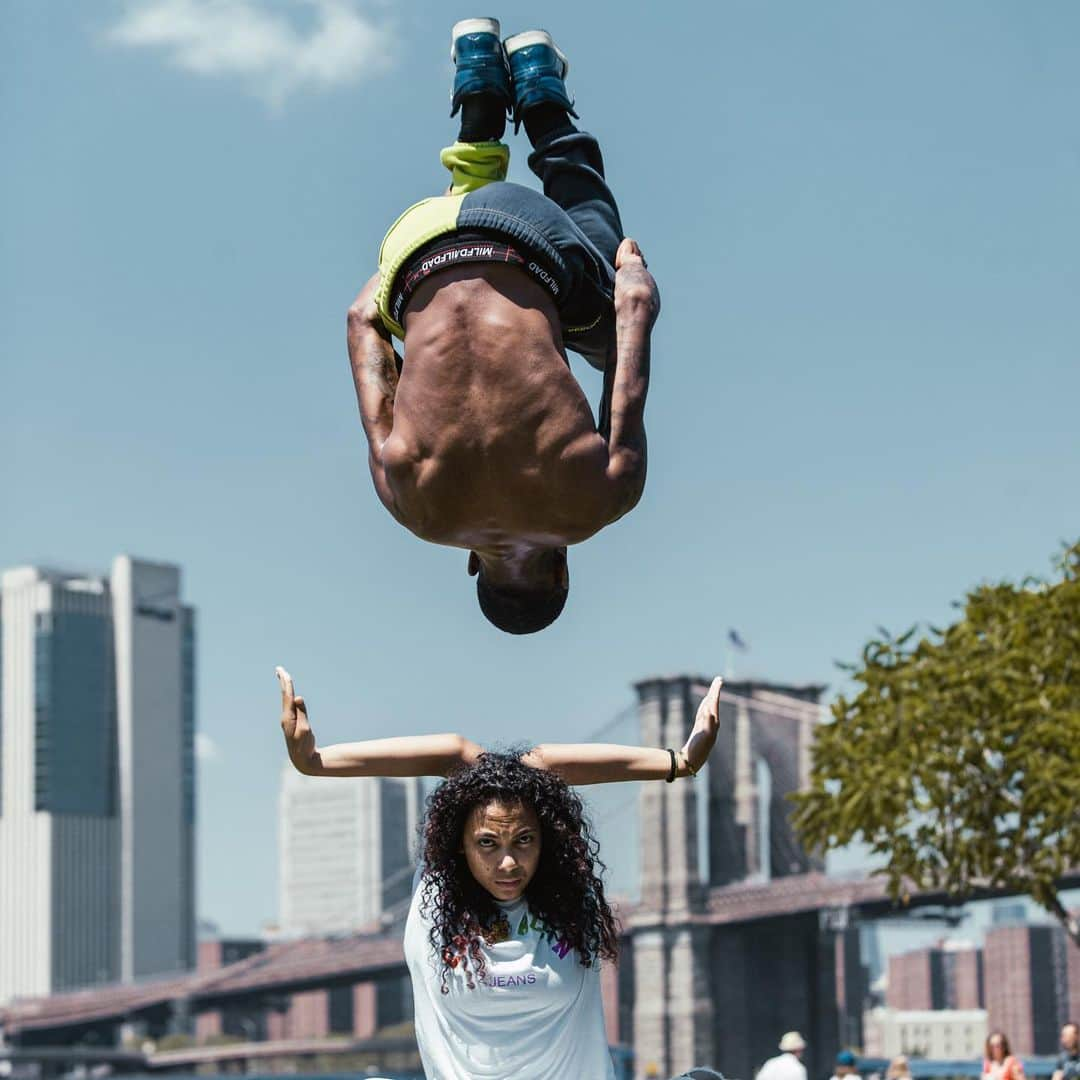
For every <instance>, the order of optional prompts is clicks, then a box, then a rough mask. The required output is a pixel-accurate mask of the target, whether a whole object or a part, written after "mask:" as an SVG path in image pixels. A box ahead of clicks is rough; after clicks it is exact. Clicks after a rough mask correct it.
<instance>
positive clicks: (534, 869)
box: [277, 668, 720, 1080]
mask: <svg viewBox="0 0 1080 1080" xmlns="http://www.w3.org/2000/svg"><path fill="white" fill-rule="evenodd" d="M277 674H278V680H279V682H280V683H281V698H282V717H281V726H282V729H283V731H284V732H285V742H286V745H287V746H288V751H289V758H290V760H291V761H292V763H293V765H294V766H295V767H296V768H297V769H298V770H299V771H300V772H302V773H305V774H307V775H309V776H440V777H444V778H445V779H444V781H443V783H442V784H440V785H439V787H438V788H437V789H436V790H435V791H434V793H433V794H432V795H431V797H430V798H429V799H428V803H427V813H426V816H425V821H424V825H423V841H422V845H421V847H422V850H421V859H420V869H419V870H418V871H417V879H416V882H415V883H414V890H413V898H412V904H411V907H410V909H409V915H408V918H407V920H406V924H405V960H406V963H407V964H408V967H409V974H410V976H411V978H412V986H413V1001H414V1009H415V1019H416V1041H417V1043H418V1045H419V1047H420V1056H421V1058H422V1060H423V1063H424V1070H425V1072H426V1074H427V1076H428V1078H429V1080H477V1078H480V1077H484V1078H495V1077H498V1078H500V1080H505V1078H507V1077H523V1078H524V1077H528V1078H529V1080H570V1078H573V1080H607V1078H613V1077H614V1075H615V1074H614V1070H613V1067H612V1063H611V1057H610V1055H609V1053H608V1046H607V1038H606V1035H605V1031H604V1017H603V1008H602V1005H601V998H600V961H601V960H605V959H606V960H610V959H614V957H615V953H616V949H617V931H616V926H615V919H614V916H613V915H612V911H611V908H610V906H609V905H608V901H607V898H606V897H605V895H604V886H603V882H602V881H601V878H600V873H599V871H600V870H602V869H603V864H602V863H601V862H600V860H599V857H598V850H597V843H596V840H595V838H594V837H593V835H592V832H591V830H590V827H589V823H588V821H587V819H586V817H585V813H584V810H583V808H582V804H581V800H580V799H579V798H578V796H577V795H576V794H575V793H574V792H573V791H572V790H571V789H570V787H569V786H568V785H570V784H602V783H611V782H614V781H620V780H668V781H669V782H670V781H674V780H675V779H676V778H678V777H688V776H693V775H694V774H695V773H696V772H697V771H698V770H699V769H700V768H701V766H702V765H703V764H704V763H705V760H706V758H708V756H709V753H710V751H711V750H712V748H713V745H714V743H715V742H716V731H717V724H718V701H719V694H720V680H719V679H716V680H714V681H713V684H712V686H711V687H710V689H709V692H708V693H707V694H706V696H705V698H704V700H703V701H702V702H701V705H700V707H699V708H698V712H697V718H696V720H695V723H694V728H693V731H691V733H690V736H689V738H688V739H687V740H686V743H685V744H684V745H683V747H682V748H681V749H679V750H674V749H654V748H647V747H630V746H612V745H606V744H596V743H587V744H582V745H570V744H563V745H545V746H537V747H535V748H533V749H531V750H529V751H527V752H524V753H521V754H512V753H511V754H504V753H485V752H484V751H482V750H481V748H480V747H479V746H477V745H476V744H475V743H473V742H470V741H469V740H468V739H465V738H463V737H462V736H460V735H414V736H402V737H398V738H390V739H372V740H368V741H365V742H353V743H341V744H339V745H336V746H326V747H319V746H317V745H316V742H315V736H314V734H313V733H312V730H311V725H310V724H309V723H308V716H307V709H306V707H305V705H304V700H303V698H301V697H297V696H296V695H295V693H294V689H293V682H292V678H291V677H290V676H289V674H288V673H287V672H286V671H284V670H283V669H282V668H278V669H277Z"/></svg>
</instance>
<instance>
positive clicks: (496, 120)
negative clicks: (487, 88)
mask: <svg viewBox="0 0 1080 1080" xmlns="http://www.w3.org/2000/svg"><path fill="white" fill-rule="evenodd" d="M505 131H506V102H505V101H503V99H502V98H501V97H499V96H498V95H496V94H469V95H468V97H466V98H463V99H462V102H461V130H460V131H459V132H458V142H472V143H476V142H498V141H499V140H500V139H501V138H502V137H503V133H504V132H505Z"/></svg>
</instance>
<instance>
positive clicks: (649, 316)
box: [615, 237, 660, 330]
mask: <svg viewBox="0 0 1080 1080" xmlns="http://www.w3.org/2000/svg"><path fill="white" fill-rule="evenodd" d="M659 314H660V290H659V289H657V287H656V281H655V280H654V279H653V276H652V274H650V273H649V270H648V264H647V263H646V262H645V256H644V255H643V254H642V253H641V248H639V247H638V244H637V241H636V240H631V239H630V237H627V238H626V239H625V240H624V241H623V242H622V243H621V244H620V245H619V250H618V251H617V252H616V253H615V317H616V319H617V320H618V321H620V322H622V321H623V320H624V319H628V318H629V319H635V320H636V319H641V320H642V321H644V322H645V324H646V326H647V327H648V329H650V330H651V329H652V327H653V324H654V323H655V322H656V317H657V316H658V315H659Z"/></svg>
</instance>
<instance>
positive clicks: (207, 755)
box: [195, 731, 221, 763]
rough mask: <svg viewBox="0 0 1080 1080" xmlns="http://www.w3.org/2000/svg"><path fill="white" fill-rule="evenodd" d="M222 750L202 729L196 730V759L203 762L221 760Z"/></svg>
mask: <svg viewBox="0 0 1080 1080" xmlns="http://www.w3.org/2000/svg"><path fill="white" fill-rule="evenodd" d="M220 759H221V752H220V751H219V750H218V746H217V743H216V742H214V740H213V739H211V738H210V736H209V735H207V734H205V733H204V732H202V731H196V732H195V760H196V761H200V762H203V763H206V762H209V761H219V760H220Z"/></svg>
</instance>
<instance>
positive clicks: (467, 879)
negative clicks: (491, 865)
mask: <svg viewBox="0 0 1080 1080" xmlns="http://www.w3.org/2000/svg"><path fill="white" fill-rule="evenodd" d="M490 802H500V803H504V804H508V805H510V806H518V805H520V806H529V807H531V808H532V809H533V810H534V811H535V812H536V816H537V817H538V818H539V820H540V833H541V843H540V860H539V863H538V865H537V868H536V873H535V874H534V875H533V878H532V880H531V881H530V882H529V884H528V885H527V886H526V890H525V899H526V901H527V902H528V905H529V911H530V913H531V915H532V916H533V918H534V919H537V920H539V921H540V922H541V923H543V925H544V926H545V928H546V929H547V930H548V931H549V932H550V933H551V934H552V935H553V936H554V939H555V940H556V941H562V942H563V943H565V944H566V945H569V946H570V947H571V948H573V949H575V950H576V951H577V954H578V958H579V959H580V961H581V964H582V965H583V966H584V967H591V966H592V965H593V964H594V963H595V962H596V961H597V960H598V959H606V960H613V959H614V958H615V955H616V953H617V950H618V937H617V933H618V932H617V929H616V925H615V917H614V916H613V914H612V912H611V908H610V907H609V906H608V902H607V900H606V899H605V897H604V885H603V882H602V881H601V880H600V872H602V871H603V870H604V869H605V867H604V864H603V863H602V862H601V861H600V858H599V855H598V850H599V848H598V844H597V842H596V839H595V838H594V836H593V834H592V830H591V828H590V826H589V822H588V820H587V818H586V816H585V810H584V807H583V806H582V804H581V799H580V798H578V796H577V795H576V794H575V793H574V792H573V791H571V790H570V788H569V787H568V786H567V784H566V782H565V781H564V780H562V778H561V777H559V776H557V775H556V774H555V773H553V772H550V771H548V770H546V769H536V768H533V767H532V766H530V765H526V764H525V763H524V762H523V761H522V760H521V755H520V754H519V753H514V752H511V753H492V752H488V753H484V754H481V755H480V756H479V758H478V759H477V760H476V762H475V763H474V764H472V765H469V766H466V767H465V768H462V769H459V770H457V771H456V772H453V773H451V774H450V776H449V777H448V778H447V779H446V780H445V781H444V782H443V783H442V784H440V785H439V787H438V788H436V789H435V791H434V792H433V793H432V794H431V795H430V796H429V798H428V800H427V813H426V816H425V820H424V824H423V826H422V830H423V832H422V839H421V848H422V856H421V857H422V861H423V864H424V878H423V886H422V893H421V911H423V913H424V914H425V915H428V916H429V917H430V919H431V931H430V940H431V946H432V948H433V949H434V950H435V954H436V955H437V956H441V957H442V979H441V988H442V992H443V993H444V994H445V993H448V992H449V986H448V979H449V975H450V972H451V970H452V969H453V968H455V967H457V966H458V964H459V963H461V964H463V965H464V969H465V976H466V984H467V985H468V987H469V989H470V990H471V989H474V988H475V985H476V981H483V979H484V976H485V973H486V972H485V965H484V957H483V953H482V952H481V951H480V939H481V937H482V936H483V935H484V932H485V930H486V929H487V928H489V927H490V926H491V925H492V924H493V923H494V922H495V921H496V920H497V919H498V918H499V916H500V914H501V911H500V909H499V908H498V906H497V905H496V903H495V900H494V899H493V897H492V896H491V894H490V893H489V892H488V891H487V890H486V889H485V888H484V887H483V886H482V885H480V884H479V883H478V882H477V881H476V879H475V878H474V877H473V875H472V872H471V871H470V870H469V866H468V863H467V862H466V861H465V855H464V853H463V852H462V851H461V847H462V843H463V836H464V832H465V822H466V821H467V820H468V817H469V814H470V813H471V812H472V810H473V808H474V807H476V806H478V805H487V804H488V803H490ZM470 967H471V968H472V969H473V971H470V970H469V969H470ZM474 972H475V979H474Z"/></svg>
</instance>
